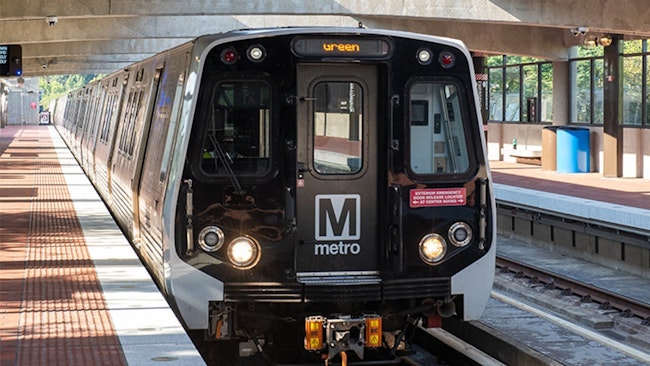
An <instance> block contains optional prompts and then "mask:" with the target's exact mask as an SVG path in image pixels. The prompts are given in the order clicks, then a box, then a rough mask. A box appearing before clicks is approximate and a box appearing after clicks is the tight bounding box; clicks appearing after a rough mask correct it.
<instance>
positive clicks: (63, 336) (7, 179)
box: [0, 126, 126, 366]
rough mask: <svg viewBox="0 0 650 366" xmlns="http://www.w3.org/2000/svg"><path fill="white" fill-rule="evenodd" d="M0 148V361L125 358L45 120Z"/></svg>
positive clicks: (19, 129) (7, 134)
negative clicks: (43, 123)
mask: <svg viewBox="0 0 650 366" xmlns="http://www.w3.org/2000/svg"><path fill="white" fill-rule="evenodd" d="M0 154H1V155H0V255H1V256H0V365H2V366H5V365H125V364H126V360H125V357H124V354H123V351H122V348H121V346H120V343H119V340H118V338H117V335H116V332H115V330H114V329H113V325H112V322H111V319H110V316H109V313H108V311H107V309H106V303H105V301H104V297H103V294H102V290H101V286H100V284H99V282H98V279H97V274H96V272H95V269H94V266H93V263H92V260H91V259H90V257H89V254H88V250H87V247H86V242H85V240H84V237H83V233H82V230H81V226H80V224H79V221H78V219H77V217H76V212H75V211H74V207H73V205H72V202H71V200H70V196H69V192H68V188H67V186H66V184H65V180H64V177H63V175H62V174H61V167H60V165H59V162H58V159H57V155H56V150H55V149H54V147H53V145H52V141H51V139H50V133H49V130H48V127H41V126H7V127H5V128H3V129H0Z"/></svg>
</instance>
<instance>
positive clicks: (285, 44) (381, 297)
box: [50, 26, 496, 365]
mask: <svg viewBox="0 0 650 366" xmlns="http://www.w3.org/2000/svg"><path fill="white" fill-rule="evenodd" d="M479 104H480V103H479V99H478V92H477V82H476V78H475V73H474V66H473V60H472V57H471V55H470V53H469V51H468V50H467V48H466V46H465V45H464V44H463V43H462V42H461V41H459V40H455V39H450V38H443V37H436V36H430V35H423V34H416V33H411V32H404V31H395V30H373V29H367V28H365V27H363V26H360V27H358V28H356V27H283V28H269V29H242V30H232V31H227V32H224V33H218V34H212V35H204V36H200V37H198V38H196V39H194V40H192V41H190V42H188V43H185V44H182V45H179V46H177V47H175V48H172V49H170V50H167V51H164V52H161V53H159V54H156V55H155V56H152V57H150V58H147V59H145V60H143V61H141V62H137V63H135V64H133V65H131V66H129V67H126V68H124V69H122V70H118V71H116V72H114V73H112V74H109V75H105V76H103V77H101V78H99V79H98V80H95V81H93V82H91V83H89V84H88V85H86V86H84V87H83V88H80V89H78V90H75V91H72V92H69V93H67V94H66V95H63V96H61V97H60V98H58V99H57V100H56V101H54V102H53V103H52V105H51V106H50V110H51V112H52V114H53V121H54V124H55V127H56V128H57V130H58V131H59V134H60V135H61V136H62V137H63V139H64V140H65V141H66V143H67V145H68V147H69V148H70V150H71V151H72V152H73V154H74V156H75V157H76V159H77V161H78V162H79V164H80V165H81V167H82V168H83V170H84V172H85V174H86V175H87V176H88V178H89V179H90V181H91V182H92V184H93V185H94V186H95V188H96V190H97V191H98V193H99V195H100V196H101V197H102V200H103V201H104V202H105V204H106V205H107V207H108V208H109V210H110V211H111V213H112V215H113V216H114V218H115V219H116V221H117V223H118V224H119V225H120V227H121V229H122V230H123V232H124V233H125V235H126V236H127V237H128V239H129V240H130V241H131V243H132V245H133V247H134V249H135V250H136V251H137V253H138V254H139V256H140V257H141V259H142V261H143V262H144V263H145V264H146V266H147V268H148V269H149V271H150V273H151V275H152V277H153V278H154V279H155V280H156V283H157V284H158V286H159V287H160V289H161V291H162V292H163V293H164V294H165V295H166V296H167V298H168V300H169V302H170V304H171V305H172V306H173V308H174V309H175V311H176V313H177V315H178V317H179V318H180V319H181V320H182V322H183V324H184V326H185V327H186V328H187V330H188V332H190V334H193V335H199V337H200V338H201V339H202V340H204V341H205V342H207V343H208V344H210V345H211V346H209V348H210V349H214V350H218V352H216V353H214V354H215V355H216V356H214V358H216V359H221V360H226V359H228V360H247V359H248V360H251V359H253V358H257V359H260V358H261V359H264V360H266V362H268V363H269V364H278V365H279V364H291V363H292V362H301V363H302V364H311V363H310V362H313V364H322V363H323V362H334V363H335V362H342V360H343V359H345V362H346V364H347V362H349V363H350V364H355V363H357V364H364V363H365V364H373V362H378V361H381V360H385V361H390V360H395V359H397V358H398V355H399V353H400V352H406V350H408V347H409V344H408V331H409V329H412V328H410V327H413V326H425V327H435V326H440V323H441V322H442V321H443V320H444V319H445V318H449V317H453V318H457V319H459V320H461V321H467V320H474V319H478V318H479V317H480V316H481V314H482V312H483V311H484V308H485V306H486V303H487V301H488V298H489V294H490V291H491V288H492V281H493V277H494V268H495V267H494V265H495V253H496V239H495V238H496V228H495V225H496V216H495V214H496V211H495V203H494V193H493V189H492V181H491V174H490V170H489V163H488V159H487V154H486V142H485V136H484V132H483V131H484V128H483V127H484V126H483V121H482V118H481V113H480V111H481V109H480V105H479ZM297 360H299V361H297ZM233 362H235V363H236V362H240V361H233ZM241 362H243V361H241Z"/></svg>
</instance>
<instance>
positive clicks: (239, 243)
mask: <svg viewBox="0 0 650 366" xmlns="http://www.w3.org/2000/svg"><path fill="white" fill-rule="evenodd" d="M260 254H261V250H260V245H259V244H257V242H256V241H255V240H253V239H251V238H247V237H245V236H240V237H238V238H236V239H235V240H233V241H231V242H230V245H229V246H228V258H229V259H230V262H232V264H233V265H234V266H235V267H237V268H239V269H249V268H253V267H254V266H255V265H256V264H257V262H259V261H260Z"/></svg>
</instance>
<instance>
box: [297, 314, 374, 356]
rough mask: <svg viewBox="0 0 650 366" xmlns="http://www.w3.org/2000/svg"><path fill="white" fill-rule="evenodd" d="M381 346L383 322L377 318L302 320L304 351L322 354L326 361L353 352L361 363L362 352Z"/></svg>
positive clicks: (318, 318) (367, 316) (314, 318)
mask: <svg viewBox="0 0 650 366" xmlns="http://www.w3.org/2000/svg"><path fill="white" fill-rule="evenodd" d="M381 345H382V319H381V317H380V316H379V315H375V314H372V315H364V316H363V317H360V318H352V317H351V316H347V315H345V316H343V315H342V316H337V317H334V318H325V317H323V316H310V317H307V318H305V349H306V350H308V351H315V352H317V351H321V352H323V351H324V352H326V353H327V359H328V360H331V359H332V358H334V357H335V356H336V355H338V354H340V353H341V352H345V351H353V352H354V353H356V355H357V356H358V357H359V358H360V359H363V355H364V349H365V348H379V347H381Z"/></svg>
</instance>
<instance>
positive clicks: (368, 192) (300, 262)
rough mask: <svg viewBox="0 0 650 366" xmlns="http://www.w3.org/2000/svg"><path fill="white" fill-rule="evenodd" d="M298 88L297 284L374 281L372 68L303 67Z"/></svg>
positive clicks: (375, 133) (374, 79) (375, 135)
mask: <svg viewBox="0 0 650 366" xmlns="http://www.w3.org/2000/svg"><path fill="white" fill-rule="evenodd" d="M297 83H298V87H297V89H298V97H299V98H298V99H299V101H298V108H297V111H298V119H297V121H298V126H297V138H298V142H297V146H296V148H297V162H298V163H297V170H298V171H297V188H296V202H297V214H298V215H297V224H298V239H299V240H298V243H297V245H296V257H295V258H296V263H295V269H296V273H297V276H298V280H299V281H300V282H303V283H331V282H333V281H334V280H335V279H336V278H340V277H343V276H344V277H345V278H346V279H348V280H351V283H360V282H378V281H379V253H380V245H379V240H378V234H377V231H378V229H377V227H378V220H377V217H378V212H377V211H378V205H377V201H378V197H377V177H378V169H377V166H378V165H377V164H378V163H377V153H378V151H377V150H378V148H377V145H378V128H377V87H378V86H377V68H376V67H375V66H368V65H352V64H338V65H331V64H328V65H323V64H303V65H298V77H297Z"/></svg>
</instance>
